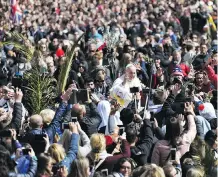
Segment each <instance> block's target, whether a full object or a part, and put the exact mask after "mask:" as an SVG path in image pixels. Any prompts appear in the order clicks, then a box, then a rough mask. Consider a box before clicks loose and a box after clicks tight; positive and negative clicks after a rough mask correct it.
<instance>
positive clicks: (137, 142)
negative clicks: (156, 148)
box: [126, 111, 153, 166]
mask: <svg viewBox="0 0 218 177" xmlns="http://www.w3.org/2000/svg"><path fill="white" fill-rule="evenodd" d="M138 116H139V115H138ZM144 117H145V119H144V120H143V126H142V127H141V130H140V137H138V136H137V132H136V131H135V129H133V128H132V127H131V126H128V125H127V127H126V139H127V141H128V142H129V144H130V150H131V158H133V159H134V160H135V161H136V163H137V164H138V165H139V166H141V165H145V164H146V163H147V158H148V156H149V155H150V151H151V147H152V144H153V131H152V125H151V122H150V117H151V115H150V113H149V112H147V111H146V113H145V115H144Z"/></svg>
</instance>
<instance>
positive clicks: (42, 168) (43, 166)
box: [36, 153, 52, 176]
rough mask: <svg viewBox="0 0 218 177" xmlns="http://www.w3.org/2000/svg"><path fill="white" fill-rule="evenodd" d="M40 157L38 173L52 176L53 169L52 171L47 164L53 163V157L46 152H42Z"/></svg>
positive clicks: (38, 174)
mask: <svg viewBox="0 0 218 177" xmlns="http://www.w3.org/2000/svg"><path fill="white" fill-rule="evenodd" d="M37 158H38V166H37V175H36V176H41V175H46V176H52V171H50V170H49V169H48V168H47V166H48V164H49V163H51V161H52V158H51V156H49V155H48V154H46V153H41V154H39V156H37Z"/></svg>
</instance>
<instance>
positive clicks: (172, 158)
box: [170, 148, 176, 160]
mask: <svg viewBox="0 0 218 177" xmlns="http://www.w3.org/2000/svg"><path fill="white" fill-rule="evenodd" d="M170 155H171V160H176V148H171V150H170Z"/></svg>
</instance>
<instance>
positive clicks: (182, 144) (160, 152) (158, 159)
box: [151, 115, 197, 167]
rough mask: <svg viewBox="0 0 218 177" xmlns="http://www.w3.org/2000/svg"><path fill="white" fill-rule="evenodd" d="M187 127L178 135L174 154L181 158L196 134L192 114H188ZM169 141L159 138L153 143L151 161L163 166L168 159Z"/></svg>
mask: <svg viewBox="0 0 218 177" xmlns="http://www.w3.org/2000/svg"><path fill="white" fill-rule="evenodd" d="M187 119H188V129H187V130H185V131H184V133H183V134H182V135H181V136H180V137H179V140H178V146H177V152H176V156H177V157H178V158H181V157H182V156H183V155H184V154H185V153H186V152H188V151H189V148H190V145H191V143H192V142H193V140H194V138H195V136H196V133H197V131H196V125H195V120H194V116H192V115H188V116H187ZM170 149H171V145H170V142H169V141H167V140H160V141H158V142H157V143H156V144H155V147H154V150H153V152H152V157H151V163H154V164H156V165H159V166H161V167H162V166H164V165H165V163H166V162H167V160H170V159H169V157H170Z"/></svg>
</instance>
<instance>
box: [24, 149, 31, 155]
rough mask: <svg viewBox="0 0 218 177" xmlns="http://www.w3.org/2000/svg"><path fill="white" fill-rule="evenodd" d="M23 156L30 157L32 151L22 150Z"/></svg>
mask: <svg viewBox="0 0 218 177" xmlns="http://www.w3.org/2000/svg"><path fill="white" fill-rule="evenodd" d="M22 152H23V155H29V152H31V149H22Z"/></svg>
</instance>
